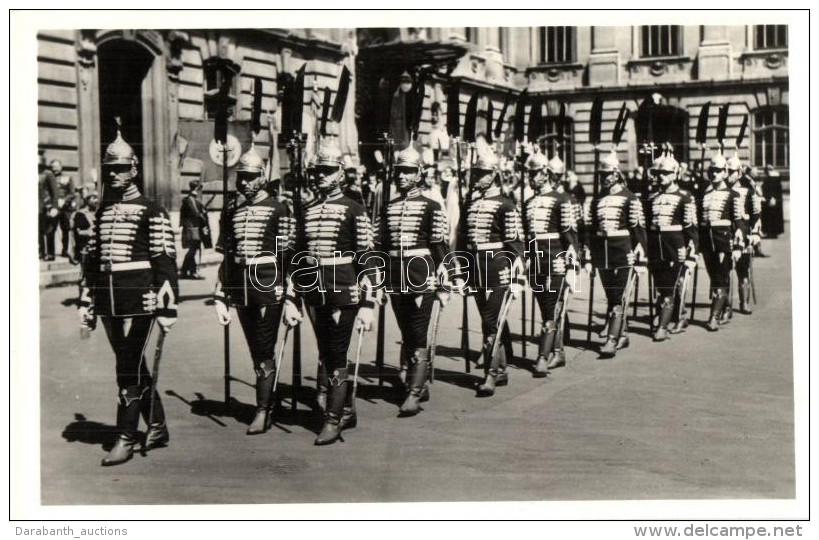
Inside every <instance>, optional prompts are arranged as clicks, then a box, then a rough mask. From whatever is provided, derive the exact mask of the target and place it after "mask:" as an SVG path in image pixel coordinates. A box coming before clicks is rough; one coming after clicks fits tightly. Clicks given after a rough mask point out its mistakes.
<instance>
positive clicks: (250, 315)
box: [236, 304, 284, 373]
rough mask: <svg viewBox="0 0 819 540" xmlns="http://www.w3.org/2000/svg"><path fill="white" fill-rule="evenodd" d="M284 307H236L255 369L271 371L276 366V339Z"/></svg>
mask: <svg viewBox="0 0 819 540" xmlns="http://www.w3.org/2000/svg"><path fill="white" fill-rule="evenodd" d="M283 307H284V305H283V304H271V305H267V306H249V307H242V306H237V307H236V313H237V314H238V315H239V323H240V324H241V325H242V331H243V332H244V334H245V340H246V341H247V346H248V348H249V349H250V358H251V359H252V360H253V369H254V371H259V370H260V369H263V370H265V371H267V372H268V373H269V372H270V371H272V370H273V368H274V367H275V366H276V341H277V340H278V336H279V323H280V322H281V316H282V309H283Z"/></svg>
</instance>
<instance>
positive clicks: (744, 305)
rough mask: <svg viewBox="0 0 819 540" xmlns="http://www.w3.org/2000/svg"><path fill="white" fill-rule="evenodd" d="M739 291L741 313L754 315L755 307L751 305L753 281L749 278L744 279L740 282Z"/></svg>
mask: <svg viewBox="0 0 819 540" xmlns="http://www.w3.org/2000/svg"><path fill="white" fill-rule="evenodd" d="M737 291H738V292H739V311H740V313H744V314H746V315H750V314H751V313H753V307H752V305H751V280H750V279H749V278H747V277H745V278H742V281H740V282H739V287H737Z"/></svg>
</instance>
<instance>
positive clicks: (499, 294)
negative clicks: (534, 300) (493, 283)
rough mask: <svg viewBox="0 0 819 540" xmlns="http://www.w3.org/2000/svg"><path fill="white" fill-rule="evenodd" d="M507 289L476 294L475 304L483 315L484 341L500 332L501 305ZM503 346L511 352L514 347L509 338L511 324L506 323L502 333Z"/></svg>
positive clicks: (480, 291) (501, 288) (482, 290)
mask: <svg viewBox="0 0 819 540" xmlns="http://www.w3.org/2000/svg"><path fill="white" fill-rule="evenodd" d="M505 292H506V289H505V288H503V287H498V288H495V289H481V290H478V292H477V293H475V303H476V304H478V311H480V313H481V332H483V341H484V343H486V342H487V340H488V338H490V337H494V336H495V334H496V333H497V331H498V318H499V317H500V314H501V313H500V310H501V304H502V303H503V297H504V295H505ZM501 344H502V345H503V346H504V347H505V348H507V350H509V349H510V348H511V346H512V339H511V337H510V336H509V324H508V323H507V322H504V324H503V332H502V333H501Z"/></svg>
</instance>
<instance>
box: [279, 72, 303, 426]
mask: <svg viewBox="0 0 819 540" xmlns="http://www.w3.org/2000/svg"><path fill="white" fill-rule="evenodd" d="M306 67H307V65H306V64H304V65H302V66H301V68H299V70H298V71H297V72H296V78H295V81H294V82H293V85H292V86H291V88H290V92H289V95H288V96H287V100H286V102H285V103H286V104H287V107H286V109H285V110H283V111H282V118H284V116H285V113H287V116H288V126H289V127H290V129H291V130H292V131H291V132H290V133H289V137H290V140H289V141H288V143H287V144H288V150H289V151H290V171H291V173H292V175H293V179H294V184H295V185H294V186H293V218H294V221H295V223H296V252H297V253H298V252H300V251H303V250H304V249H305V248H306V246H307V241H306V238H305V230H304V206H303V205H302V200H301V190H302V188H303V187H304V186H305V181H304V171H303V169H302V163H303V157H302V151H303V148H304V143H305V136H304V134H303V133H302V113H303V110H304V73H305V69H306ZM292 380H293V397H292V399H291V404H290V405H291V409H292V410H296V407H297V405H298V400H297V399H296V397H297V395H298V391H299V389H300V388H301V326H300V325H297V326H296V327H295V328H293V379H292Z"/></svg>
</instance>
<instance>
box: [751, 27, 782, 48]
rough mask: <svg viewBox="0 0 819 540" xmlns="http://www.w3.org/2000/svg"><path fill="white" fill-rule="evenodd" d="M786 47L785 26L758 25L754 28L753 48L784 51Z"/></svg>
mask: <svg viewBox="0 0 819 540" xmlns="http://www.w3.org/2000/svg"><path fill="white" fill-rule="evenodd" d="M787 46H788V26H787V25H785V24H758V25H756V26H754V48H755V49H757V50H762V49H785V48H787Z"/></svg>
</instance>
